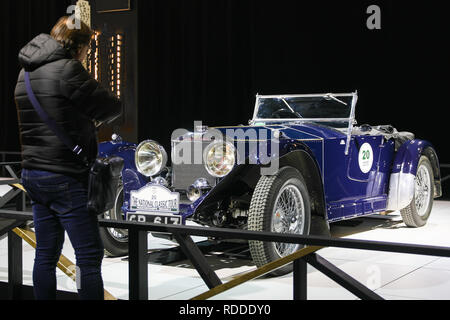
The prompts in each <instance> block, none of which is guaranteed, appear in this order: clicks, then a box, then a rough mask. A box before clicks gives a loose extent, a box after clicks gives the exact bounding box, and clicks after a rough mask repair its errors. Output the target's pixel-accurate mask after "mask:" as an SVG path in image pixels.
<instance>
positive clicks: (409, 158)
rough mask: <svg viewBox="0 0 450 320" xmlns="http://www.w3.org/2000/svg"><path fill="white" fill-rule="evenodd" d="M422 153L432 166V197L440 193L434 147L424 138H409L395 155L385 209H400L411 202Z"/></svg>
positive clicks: (439, 176) (438, 171)
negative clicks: (433, 186) (433, 191)
mask: <svg viewBox="0 0 450 320" xmlns="http://www.w3.org/2000/svg"><path fill="white" fill-rule="evenodd" d="M422 155H426V156H427V157H428V159H429V160H430V162H431V166H432V168H433V175H434V185H435V188H434V190H435V193H434V197H435V198H437V197H440V196H441V195H442V188H441V175H440V170H439V160H438V157H437V154H436V151H435V149H434V147H433V146H432V145H431V143H430V142H428V141H425V140H418V139H415V140H411V141H408V142H405V143H404V144H403V145H402V146H401V147H400V148H399V150H398V151H397V154H396V156H395V159H394V162H393V166H392V172H391V177H390V180H389V195H388V203H387V210H401V209H404V208H406V207H407V206H408V205H409V204H410V203H411V201H412V199H413V198H414V188H415V181H414V180H415V177H416V173H417V167H418V165H419V160H420V157H421V156H422Z"/></svg>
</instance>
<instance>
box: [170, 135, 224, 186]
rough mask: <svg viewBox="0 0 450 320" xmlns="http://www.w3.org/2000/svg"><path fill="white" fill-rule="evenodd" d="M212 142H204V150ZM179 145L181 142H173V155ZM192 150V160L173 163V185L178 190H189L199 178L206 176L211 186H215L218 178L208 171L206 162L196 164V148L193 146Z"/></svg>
mask: <svg viewBox="0 0 450 320" xmlns="http://www.w3.org/2000/svg"><path fill="white" fill-rule="evenodd" d="M185 143H186V142H183V144H185ZM210 143H211V142H202V151H203V150H205V148H206V147H207V146H208V145H209V144H210ZM191 144H193V143H191ZM178 146H180V143H173V144H172V155H173V154H174V153H176V152H177V151H178V150H177V147H178ZM184 146H186V145H184ZM191 150H192V152H191V159H190V162H188V163H182V164H173V163H172V186H173V187H174V188H175V189H177V190H187V189H188V188H189V186H190V185H192V184H193V183H194V182H195V180H197V179H199V178H205V179H206V180H208V182H209V184H210V185H211V186H215V185H216V178H214V177H212V176H211V175H210V174H209V173H208V171H206V169H205V166H204V164H194V152H193V150H194V148H193V147H192V148H191ZM172 160H173V159H172Z"/></svg>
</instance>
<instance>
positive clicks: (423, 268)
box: [0, 201, 450, 300]
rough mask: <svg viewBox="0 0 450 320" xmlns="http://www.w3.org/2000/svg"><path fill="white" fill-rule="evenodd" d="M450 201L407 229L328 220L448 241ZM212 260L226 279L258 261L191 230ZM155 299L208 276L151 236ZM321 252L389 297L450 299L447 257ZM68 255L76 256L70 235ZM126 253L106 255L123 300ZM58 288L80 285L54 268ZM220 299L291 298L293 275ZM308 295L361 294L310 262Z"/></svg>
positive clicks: (380, 219) (196, 288)
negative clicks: (423, 223) (123, 255)
mask: <svg viewBox="0 0 450 320" xmlns="http://www.w3.org/2000/svg"><path fill="white" fill-rule="evenodd" d="M449 228H450V202H449V201H436V202H435V204H434V207H433V212H432V214H431V217H430V219H429V221H428V223H427V225H426V226H425V227H423V228H418V229H412V228H407V227H406V226H405V225H404V224H403V223H402V222H401V218H400V215H396V214H395V213H394V214H392V215H389V216H379V215H376V216H370V217H365V218H359V219H354V220H348V221H343V222H339V223H335V224H332V225H331V233H332V236H334V237H347V238H353V239H365V240H377V241H391V242H402V243H412V244H426V245H438V246H449V245H450V240H449V238H448V230H449ZM194 240H195V241H196V242H197V243H199V246H200V248H203V251H204V253H205V255H206V257H207V260H208V262H209V263H210V265H211V266H212V267H213V269H214V270H215V271H216V272H217V274H218V276H219V277H220V278H221V279H222V280H223V281H224V282H226V281H228V280H231V279H232V278H233V277H235V276H236V275H239V274H241V273H244V272H246V271H249V270H253V269H254V268H255V266H254V265H253V264H252V262H251V259H250V258H249V256H248V254H247V252H246V248H245V246H242V244H223V243H221V244H216V243H212V242H208V241H207V239H206V238H201V237H194ZM148 245H149V249H150V251H149V264H148V271H149V298H150V300H160V299H162V300H188V299H190V298H192V297H194V296H196V295H198V294H200V293H202V292H205V291H207V287H206V285H205V284H204V282H203V280H202V279H201V278H200V276H199V275H198V274H197V271H196V270H195V268H194V267H192V265H191V264H190V262H189V261H187V260H184V259H183V257H182V255H180V253H179V251H178V250H177V248H176V245H174V244H173V243H172V242H169V241H167V240H163V239H159V238H155V237H153V236H151V235H149V237H148ZM23 252H24V253H23V257H24V260H23V269H24V274H23V278H24V284H25V285H31V284H32V267H33V260H34V250H33V249H32V248H31V247H30V246H28V245H27V244H25V243H24V251H23ZM319 253H320V255H321V256H323V257H324V258H326V259H327V260H329V261H330V262H331V263H333V264H335V265H336V266H338V267H339V268H341V269H342V270H343V271H344V272H347V273H348V274H349V275H351V276H352V277H354V278H355V279H357V280H358V281H360V282H362V283H363V284H365V285H367V286H368V287H369V288H372V289H375V292H376V293H378V294H379V295H381V296H382V297H383V298H385V299H388V300H396V299H421V300H422V299H450V258H439V257H434V256H419V255H408V254H398V253H386V252H374V251H368V250H354V249H341V248H325V249H322V250H320V252H319ZM63 254H64V255H65V256H66V257H68V258H69V259H71V260H73V261H75V256H74V252H73V249H72V247H71V245H70V242H69V241H68V239H66V243H65V245H64V249H63ZM126 260H127V259H126V258H113V259H111V258H105V260H104V263H103V277H104V283H105V289H107V290H108V291H109V292H111V293H112V294H113V295H114V296H115V297H117V298H119V299H128V262H127V261H126ZM7 263H8V255H7V239H3V240H1V241H0V281H4V282H6V281H7V277H8V276H7ZM57 276H58V289H59V290H63V291H73V292H75V291H76V290H75V284H74V283H73V281H72V280H70V279H69V278H67V277H66V276H65V275H64V274H63V273H62V272H61V271H60V270H57ZM213 299H220V300H224V299H226V300H260V299H264V300H265V299H268V300H278V299H283V300H284V299H287V300H290V299H292V274H288V275H286V276H283V277H278V278H263V279H256V280H253V281H249V282H247V283H245V284H243V285H241V286H238V287H236V288H234V289H231V290H229V291H227V292H224V293H222V294H220V295H217V296H216V297H214V298H213ZM308 299H310V300H317V299H320V300H322V299H325V300H329V299H333V300H335V299H339V300H341V299H342V300H353V299H357V298H356V296H354V295H353V294H351V293H350V292H348V291H347V290H345V289H344V288H342V287H341V286H339V285H338V284H336V283H334V282H333V281H332V280H330V279H329V278H327V277H326V276H325V275H323V274H322V273H320V272H318V271H316V270H315V269H314V268H312V267H311V266H308Z"/></svg>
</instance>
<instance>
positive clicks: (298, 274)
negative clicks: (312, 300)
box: [293, 258, 308, 300]
mask: <svg viewBox="0 0 450 320" xmlns="http://www.w3.org/2000/svg"><path fill="white" fill-rule="evenodd" d="M293 271H294V277H293V278H294V279H293V281H294V300H307V299H308V296H307V293H308V292H307V284H308V282H307V263H306V261H305V260H303V259H301V258H300V259H297V260H294V270H293Z"/></svg>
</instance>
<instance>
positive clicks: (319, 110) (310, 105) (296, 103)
mask: <svg viewBox="0 0 450 320" xmlns="http://www.w3.org/2000/svg"><path fill="white" fill-rule="evenodd" d="M353 98H354V95H352V94H345V95H339V94H336V95H334V94H326V95H317V96H311V95H308V96H258V99H257V104H256V108H257V111H256V114H255V119H254V122H255V121H261V122H269V121H270V122H282V121H292V120H294V119H296V120H297V119H298V120H299V121H313V122H326V123H327V125H329V126H333V127H338V128H339V127H346V126H348V121H349V119H350V118H351V117H352V107H353Z"/></svg>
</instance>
